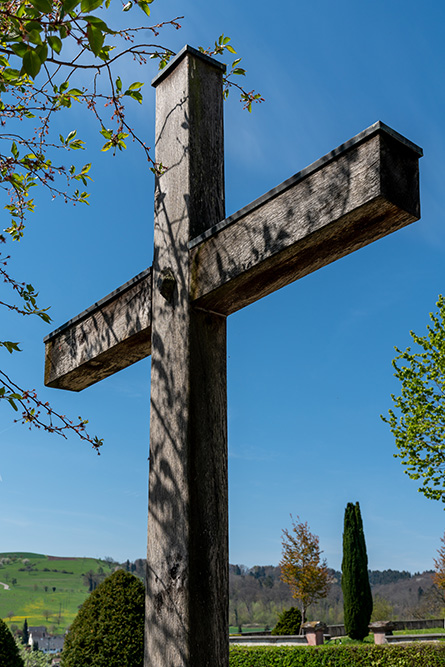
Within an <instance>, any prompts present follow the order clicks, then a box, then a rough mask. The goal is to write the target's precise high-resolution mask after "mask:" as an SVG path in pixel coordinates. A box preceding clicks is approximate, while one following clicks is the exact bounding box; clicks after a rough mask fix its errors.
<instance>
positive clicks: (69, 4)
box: [62, 0, 79, 14]
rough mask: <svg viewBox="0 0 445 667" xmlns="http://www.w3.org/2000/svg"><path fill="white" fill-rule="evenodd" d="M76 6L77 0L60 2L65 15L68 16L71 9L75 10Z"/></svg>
mask: <svg viewBox="0 0 445 667" xmlns="http://www.w3.org/2000/svg"><path fill="white" fill-rule="evenodd" d="M78 4H79V0H62V6H63V9H64V10H65V11H66V13H67V14H69V12H72V11H73V9H75V8H76V7H77V5H78Z"/></svg>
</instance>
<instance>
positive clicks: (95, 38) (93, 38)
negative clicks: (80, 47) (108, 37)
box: [87, 23, 105, 56]
mask: <svg viewBox="0 0 445 667" xmlns="http://www.w3.org/2000/svg"><path fill="white" fill-rule="evenodd" d="M87 37H88V43H89V45H90V48H91V51H92V52H93V53H94V55H95V56H97V55H99V51H100V50H101V48H102V45H103V43H104V39H105V38H104V34H103V32H102V31H101V30H99V29H98V28H96V27H95V26H94V25H92V24H91V23H90V24H89V25H88V29H87Z"/></svg>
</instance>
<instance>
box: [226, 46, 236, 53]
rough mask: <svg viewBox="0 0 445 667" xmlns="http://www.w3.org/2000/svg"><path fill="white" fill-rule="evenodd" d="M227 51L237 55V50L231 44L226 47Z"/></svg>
mask: <svg viewBox="0 0 445 667" xmlns="http://www.w3.org/2000/svg"><path fill="white" fill-rule="evenodd" d="M226 49H227V51H230V53H236V51H235V49H234V48H233V46H230V44H227V45H226Z"/></svg>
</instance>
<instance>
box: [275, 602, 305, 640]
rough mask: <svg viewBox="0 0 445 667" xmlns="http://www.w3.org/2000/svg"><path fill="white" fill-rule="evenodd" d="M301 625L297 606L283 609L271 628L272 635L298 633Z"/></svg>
mask: <svg viewBox="0 0 445 667" xmlns="http://www.w3.org/2000/svg"><path fill="white" fill-rule="evenodd" d="M300 625H301V612H300V610H299V609H298V608H297V607H291V608H290V609H285V610H284V611H282V612H281V614H280V615H279V616H278V623H277V624H276V626H275V627H274V629H273V630H272V634H273V635H298V633H299V632H300Z"/></svg>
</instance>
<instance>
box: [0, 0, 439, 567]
mask: <svg viewBox="0 0 445 667" xmlns="http://www.w3.org/2000/svg"><path fill="white" fill-rule="evenodd" d="M115 2H116V0H113V3H115ZM151 7H152V18H153V22H157V21H159V20H162V19H165V18H166V17H167V18H173V17H175V16H178V15H184V16H185V19H184V20H183V21H182V22H181V23H182V25H183V27H182V29H181V30H180V31H173V30H167V31H166V33H165V34H164V35H163V36H162V42H163V43H166V44H168V45H170V46H171V47H172V48H174V49H176V50H179V49H180V48H181V47H182V46H183V45H184V44H185V43H189V44H191V45H192V46H198V45H203V46H207V45H210V44H212V42H213V40H214V38H216V37H217V36H218V35H219V34H221V33H222V32H224V33H225V34H226V35H229V36H230V37H231V38H232V43H233V44H234V46H235V48H236V49H237V51H238V52H239V55H242V56H243V61H242V64H243V65H244V67H245V68H246V69H247V70H248V79H247V81H246V86H247V88H248V89H249V90H250V89H252V88H255V89H256V90H258V91H260V92H261V93H262V95H263V96H264V97H265V98H266V102H265V103H264V104H262V105H260V106H257V107H256V108H255V109H254V112H253V113H252V114H247V113H246V112H242V110H241V105H240V103H239V102H238V101H237V99H236V95H234V94H232V95H231V97H230V98H229V101H228V102H227V104H226V107H225V141H226V153H225V168H226V210H227V214H228V215H229V214H231V213H233V212H235V211H236V210H238V209H239V208H241V207H242V206H244V205H245V204H247V203H248V202H250V201H252V200H253V199H255V198H256V197H258V196H260V195H261V194H263V193H264V192H265V191H267V190H269V189H270V188H272V187H274V186H275V185H277V184H278V183H280V182H281V181H283V180H285V179H286V178H288V177H289V176H291V175H292V174H294V173H295V172H297V171H299V170H300V169H302V168H304V167H305V166H307V165H308V164H310V163H311V162H313V161H314V160H316V159H318V158H319V157H321V156H322V155H324V154H325V153H327V152H329V151H330V150H332V149H333V148H334V147H336V146H338V145H339V144H341V143H343V142H344V141H346V140H348V139H349V138H351V137H352V136H354V135H355V134H357V133H358V132H360V131H361V130H363V129H365V128H366V127H368V126H369V125H371V124H372V123H374V122H375V121H377V120H382V121H384V122H385V123H387V124H388V125H390V126H391V127H393V128H394V129H395V130H397V131H398V132H400V133H402V134H404V135H405V136H406V137H407V138H409V139H410V140H412V141H414V142H415V143H417V144H419V145H420V146H422V148H423V149H424V153H425V156H424V157H423V158H422V160H421V163H420V166H421V201H422V219H421V221H420V222H418V223H415V224H414V225H411V226H410V227H408V228H405V229H404V230H401V231H399V232H397V233H396V234H393V235H392V236H390V237H387V238H385V239H383V240H381V241H379V242H377V243H375V244H373V245H371V246H368V247H367V248H364V249H362V250H360V251H359V252H357V253H355V254H353V255H350V256H349V257H346V258H344V259H342V260H340V261H338V262H336V263H335V264H332V265H330V266H328V267H326V268H324V269H322V270H321V271H318V272H317V273H315V274H313V275H310V276H307V277H306V278H304V279H302V280H301V281H298V282H297V283H294V284H293V285H291V286H289V287H287V288H285V289H283V290H281V291H279V292H277V293H275V294H273V295H271V296H269V297H267V298H265V299H263V300H262V301H260V302H257V303H256V304H254V305H252V306H250V307H248V308H246V309H244V310H243V311H241V312H238V313H236V314H235V315H232V316H231V317H230V318H229V324H228V398H229V493H230V561H231V562H233V563H244V564H246V565H248V566H252V565H254V564H269V563H272V564H277V563H278V561H279V558H280V552H281V543H280V539H281V530H282V529H283V528H285V527H289V526H290V518H289V514H290V513H292V515H293V516H294V517H296V516H297V515H298V516H300V518H301V519H302V520H304V521H308V523H309V525H310V528H311V530H312V531H313V532H315V533H316V534H318V535H319V537H320V545H321V548H322V549H323V550H324V555H325V556H326V557H327V560H328V564H329V565H330V566H331V567H334V568H337V569H339V568H340V563H341V538H342V527H343V513H344V508H345V506H346V503H347V502H350V501H352V502H355V501H359V502H360V505H361V509H362V517H363V521H364V526H365V533H366V539H367V546H368V556H369V565H370V567H371V568H372V569H385V568H393V569H407V570H410V571H412V572H414V571H418V570H423V569H430V568H431V567H432V566H433V558H434V556H435V555H436V550H437V549H438V548H439V546H440V538H441V536H442V535H443V532H444V528H445V522H444V518H445V517H444V513H443V508H442V506H441V505H440V504H439V503H435V502H433V501H431V500H426V499H425V498H424V497H423V496H422V495H421V494H419V493H418V492H417V490H416V483H415V482H413V481H411V480H409V479H408V477H407V476H406V475H404V473H403V469H402V466H401V464H400V462H399V461H398V460H397V459H395V458H394V457H393V454H394V453H395V445H394V440H393V437H392V435H391V433H390V432H389V429H388V427H387V426H386V425H385V424H384V423H383V422H382V421H381V419H380V417H379V415H380V414H381V413H386V412H387V410H388V408H389V407H391V400H390V394H391V393H397V391H398V386H397V383H396V381H395V380H394V378H393V375H392V368H391V360H392V359H393V357H394V346H395V345H397V346H398V347H401V348H405V347H406V346H407V345H409V344H410V338H409V331H410V329H412V330H414V331H415V332H416V333H418V334H422V333H423V332H424V331H425V329H426V325H427V323H428V313H429V312H430V311H432V310H433V309H434V307H435V302H436V300H437V296H438V294H439V293H441V292H442V291H443V289H444V287H443V278H444V259H445V224H444V214H443V210H444V207H445V188H444V172H445V169H444V167H445V165H444V155H445V151H444V148H445V128H444V118H445V92H444V83H443V71H444V66H445V48H444V41H443V26H444V20H445V6H443V5H442V3H439V2H437V1H435V2H433V1H431V0H430V1H428V0H427V1H426V2H424V3H422V5H420V4H419V3H417V2H412V1H411V0H407V1H404V2H401V1H399V0H391V1H390V2H382V1H381V0H377V1H374V2H369V1H367V0H364V1H362V2H360V3H357V2H352V1H349V0H348V1H347V0H339V1H338V2H337V3H331V2H328V1H327V0H317V1H314V2H312V3H302V2H291V1H290V0H283V1H282V2H281V3H280V5H279V6H276V7H275V6H271V5H270V4H266V3H264V2H258V1H257V2H253V0H244V2H242V3H238V2H235V0H226V1H225V2H224V3H218V4H215V5H213V4H212V5H209V3H208V2H204V0H194V1H193V2H191V1H190V0H186V1H183V2H179V1H175V0H163V2H162V3H161V2H160V1H159V0H157V1H155V2H154V4H153V5H151ZM118 8H119V7H118ZM121 16H122V15H121V14H120V12H119V11H116V17H117V20H120V19H121ZM118 73H119V74H120V75H121V77H122V78H123V80H124V78H125V80H126V81H128V82H131V81H134V80H138V81H144V82H145V86H144V95H145V100H144V104H143V105H142V106H139V105H136V103H135V104H134V105H133V107H132V117H131V120H132V123H133V125H134V126H135V127H136V128H137V129H138V132H139V133H140V134H143V136H144V137H146V141H147V143H148V145H151V144H152V143H153V133H154V93H153V91H152V90H151V88H150V81H151V79H152V77H153V76H154V74H155V69H154V68H153V67H152V66H151V64H149V65H147V66H146V67H145V68H138V67H136V66H135V65H133V64H132V63H127V64H126V65H121V66H119V70H118ZM74 128H77V129H78V133H79V135H80V136H82V138H85V139H86V140H87V141H88V146H89V153H88V155H85V156H84V155H82V156H81V158H82V161H83V162H87V161H92V162H93V167H92V172H91V175H92V177H93V179H94V182H93V183H92V185H91V206H89V207H86V206H83V207H81V206H77V207H75V208H73V207H71V206H66V205H64V204H63V203H62V202H59V201H53V202H51V201H49V200H48V198H47V197H45V196H44V194H43V193H42V194H41V195H39V197H38V200H39V201H38V203H39V206H38V209H37V213H36V214H35V215H34V216H33V218H32V219H31V220H30V221H29V226H28V229H27V233H26V236H25V238H24V239H23V241H21V242H20V244H19V245H18V246H17V245H16V246H15V247H14V248H12V250H13V251H14V256H13V260H11V263H10V269H11V272H12V273H13V274H14V275H15V276H17V277H20V278H22V279H24V280H27V281H30V282H32V283H33V284H34V285H35V287H36V288H37V289H38V290H39V292H40V301H41V303H42V305H47V304H51V316H52V319H53V322H52V324H51V325H49V326H48V325H45V324H44V323H43V322H40V321H29V320H27V321H24V320H18V319H17V318H15V317H12V316H9V315H8V314H7V313H5V312H2V335H3V331H5V332H6V334H5V335H3V337H5V338H10V339H12V340H20V341H21V343H22V347H23V352H22V353H20V355H18V354H16V355H13V356H12V357H11V358H9V355H8V358H6V353H5V352H4V353H3V356H2V367H3V368H4V369H5V370H6V371H7V372H9V373H11V374H12V373H13V374H14V376H15V378H16V380H17V381H18V382H20V383H21V384H22V385H25V386H27V387H35V388H36V389H37V390H38V391H39V393H40V394H41V396H44V397H47V398H48V399H49V400H50V401H51V402H52V404H53V405H54V407H55V408H57V409H59V410H60V411H62V412H65V413H67V414H69V415H70V414H71V415H73V416H77V415H78V414H79V415H82V416H85V417H87V418H88V419H89V420H90V425H89V430H90V432H91V433H93V434H98V435H100V436H101V437H103V438H104V439H105V446H104V447H103V452H102V455H101V456H100V457H97V456H96V455H95V453H94V452H93V451H92V450H91V449H90V448H89V446H88V445H85V444H84V443H81V442H79V441H78V440H77V439H75V438H70V439H69V440H68V441H64V440H62V439H60V438H57V437H55V436H49V435H45V434H44V433H41V432H38V431H28V430H27V429H26V428H25V427H23V426H20V425H14V424H13V421H12V420H13V414H12V411H11V410H10V408H9V407H8V406H6V405H3V404H0V475H1V478H2V482H0V503H1V508H2V511H1V514H0V535H1V540H0V551H7V550H14V551H16V550H27V551H38V552H44V553H50V554H55V555H78V556H84V555H85V556H98V557H100V556H112V557H114V558H116V559H119V560H124V559H126V558H130V559H135V558H138V557H143V556H144V554H145V551H146V518H147V473H148V463H147V456H148V438H149V422H148V418H149V384H150V380H149V377H150V360H149V359H147V360H144V361H142V362H139V363H138V364H136V365H134V366H133V367H130V368H128V369H126V370H125V371H122V372H120V373H119V374H117V375H115V376H113V377H112V378H108V379H107V380H105V381H103V382H101V383H99V384H97V385H95V386H93V387H91V388H89V389H87V390H85V391H83V392H81V393H80V394H71V393H67V392H61V391H59V390H50V389H45V388H43V359H44V349H43V343H42V339H43V337H44V336H45V335H46V334H47V333H49V332H50V331H51V330H52V329H53V328H56V327H57V326H59V325H60V324H62V323H63V322H65V321H66V320H68V319H70V318H71V317H72V316H74V315H75V314H77V313H78V312H80V311H82V310H83V309H85V308H86V307H88V306H89V305H91V304H92V303H93V302H95V301H97V300H98V299H100V298H101V297H103V296H104V295H106V294H108V293H109V292H110V291H112V290H113V289H115V288H116V287H118V286H119V285H121V284H122V283H124V282H126V281H127V280H129V279H130V278H132V277H133V276H134V275H136V274H137V273H138V272H140V271H142V270H143V269H145V268H146V267H147V266H149V265H150V264H151V261H152V244H153V233H152V228H153V213H152V211H153V178H152V176H151V174H150V173H148V172H147V169H146V167H145V164H144V160H143V157H142V155H141V153H140V152H138V150H137V149H136V147H133V146H130V147H129V150H128V151H127V152H126V153H125V154H121V155H119V156H117V157H115V158H113V157H112V156H111V155H110V154H102V153H100V152H99V151H98V149H99V148H100V145H101V142H100V141H99V140H98V139H97V136H96V130H95V128H94V127H93V126H92V125H91V124H90V122H89V121H88V120H87V119H86V118H85V116H84V115H82V113H81V111H80V110H79V109H77V108H74V109H72V110H71V111H70V113H68V114H66V115H65V116H63V117H61V118H60V120H59V121H58V127H57V130H58V131H59V130H60V131H62V132H64V133H65V134H67V133H68V131H70V130H71V129H74ZM100 139H101V138H100ZM5 220H6V218H5ZM4 226H6V224H5V225H4Z"/></svg>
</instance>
